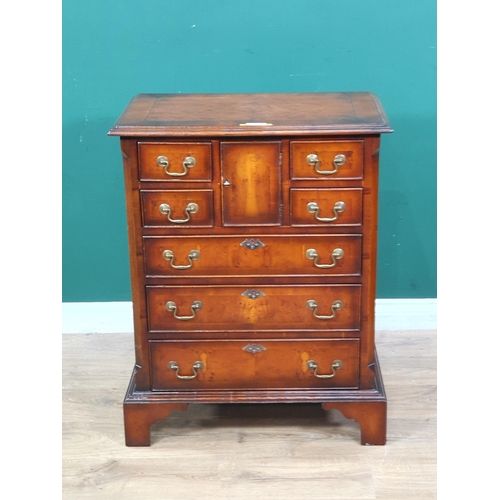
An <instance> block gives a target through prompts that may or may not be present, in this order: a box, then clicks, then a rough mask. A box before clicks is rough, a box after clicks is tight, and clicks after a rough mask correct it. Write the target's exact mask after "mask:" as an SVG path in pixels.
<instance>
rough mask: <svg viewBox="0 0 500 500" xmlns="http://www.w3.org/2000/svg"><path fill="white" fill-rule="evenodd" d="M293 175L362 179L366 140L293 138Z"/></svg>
mask: <svg viewBox="0 0 500 500" xmlns="http://www.w3.org/2000/svg"><path fill="white" fill-rule="evenodd" d="M290 169H291V172H290V177H291V179H292V180H293V179H297V180H303V179H317V180H330V181H331V180H335V179H342V180H348V179H361V178H362V177H363V141H292V142H290Z"/></svg>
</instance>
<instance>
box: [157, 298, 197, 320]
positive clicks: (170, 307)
mask: <svg viewBox="0 0 500 500" xmlns="http://www.w3.org/2000/svg"><path fill="white" fill-rule="evenodd" d="M202 307H203V304H202V303H201V301H199V300H195V301H194V302H193V303H192V304H191V312H192V313H193V314H191V316H177V305H176V303H175V302H173V301H172V300H169V301H168V302H167V303H166V304H165V309H166V310H167V311H170V312H173V313H174V318H175V319H180V320H181V321H188V320H190V319H193V318H194V317H195V316H196V311H199V310H200V309H201V308H202Z"/></svg>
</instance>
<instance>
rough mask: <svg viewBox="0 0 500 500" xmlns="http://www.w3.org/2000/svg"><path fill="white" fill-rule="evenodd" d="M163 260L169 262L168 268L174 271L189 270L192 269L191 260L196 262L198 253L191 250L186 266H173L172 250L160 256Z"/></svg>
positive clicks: (165, 251)
mask: <svg viewBox="0 0 500 500" xmlns="http://www.w3.org/2000/svg"><path fill="white" fill-rule="evenodd" d="M162 256H163V258H164V259H165V260H168V261H170V266H171V267H173V268H174V269H189V268H190V267H193V260H198V259H199V258H200V252H198V250H191V251H190V252H189V254H188V261H189V264H188V265H187V266H177V265H175V264H174V252H173V250H164V251H163V254H162Z"/></svg>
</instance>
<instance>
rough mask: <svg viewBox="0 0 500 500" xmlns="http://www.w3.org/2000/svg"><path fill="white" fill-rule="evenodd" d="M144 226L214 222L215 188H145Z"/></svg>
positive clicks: (179, 225) (187, 225)
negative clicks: (161, 189)
mask: <svg viewBox="0 0 500 500" xmlns="http://www.w3.org/2000/svg"><path fill="white" fill-rule="evenodd" d="M141 200H142V222H143V225H144V227H176V228H182V227H189V228H193V227H206V226H213V225H214V208H213V190H212V189H191V190H187V189H185V190H163V191H159V190H158V191H156V190H155V191H153V190H142V191H141Z"/></svg>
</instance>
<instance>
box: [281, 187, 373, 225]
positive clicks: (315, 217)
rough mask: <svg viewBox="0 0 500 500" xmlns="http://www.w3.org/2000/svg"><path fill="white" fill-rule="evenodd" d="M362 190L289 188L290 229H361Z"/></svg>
mask: <svg viewBox="0 0 500 500" xmlns="http://www.w3.org/2000/svg"><path fill="white" fill-rule="evenodd" d="M362 199H363V190H362V189H361V188H352V189H291V190H290V224H291V225H292V226H329V227H331V228H332V229H335V227H341V226H361V224H362V216H363V212H362Z"/></svg>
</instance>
